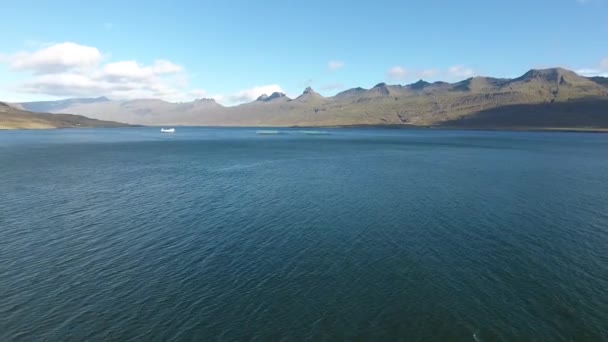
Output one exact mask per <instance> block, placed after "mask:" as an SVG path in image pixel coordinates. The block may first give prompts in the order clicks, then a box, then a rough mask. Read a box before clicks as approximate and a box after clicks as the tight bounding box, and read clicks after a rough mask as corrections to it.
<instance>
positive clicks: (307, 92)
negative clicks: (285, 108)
mask: <svg viewBox="0 0 608 342" xmlns="http://www.w3.org/2000/svg"><path fill="white" fill-rule="evenodd" d="M302 94H316V92H315V91H314V90H312V88H311V87H306V89H304V92H303V93H302Z"/></svg>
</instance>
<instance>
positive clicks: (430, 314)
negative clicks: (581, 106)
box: [0, 127, 608, 341]
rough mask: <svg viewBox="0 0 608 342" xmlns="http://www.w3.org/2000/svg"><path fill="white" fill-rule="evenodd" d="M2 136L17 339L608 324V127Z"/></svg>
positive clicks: (598, 331) (587, 330)
mask: <svg viewBox="0 0 608 342" xmlns="http://www.w3.org/2000/svg"><path fill="white" fill-rule="evenodd" d="M279 131H280V133H284V134H278V135H273V134H269V135H257V134H256V130H255V129H211V128H179V127H178V128H177V131H176V133H175V134H173V135H161V134H160V133H159V129H158V128H128V129H91V130H84V129H83V130H50V131H4V132H0V191H1V195H0V341H85V340H86V341H213V340H219V341H236V340H257V341H279V340H282V341H303V340H314V341H321V340H327V341H334V340H345V341H351V340H364V341H371V340H387V341H399V340H402V341H515V340H519V341H527V340H536V341H601V340H608V135H605V134H578V133H534V132H482V131H432V130H388V129H384V130H383V129H335V130H325V131H326V132H328V133H330V134H326V135H307V134H304V133H303V132H302V130H297V129H293V130H286V129H285V130H279Z"/></svg>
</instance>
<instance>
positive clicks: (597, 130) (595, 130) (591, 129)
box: [0, 124, 608, 133]
mask: <svg viewBox="0 0 608 342" xmlns="http://www.w3.org/2000/svg"><path fill="white" fill-rule="evenodd" d="M164 126H172V127H198V128H256V129H259V128H279V129H280V128H283V129H285V128H287V129H319V128H322V129H349V128H359V129H366V128H368V129H403V130H426V129H430V130H444V131H522V132H571V133H608V128H595V127H589V128H586V127H585V128H582V127H464V126H463V127H449V126H440V125H436V126H417V125H391V124H388V125H336V126H297V125H296V126H265V125H260V126H228V125H225V126H224V125H218V126H215V125H211V126H207V125H203V126H193V125H127V124H125V125H124V126H71V127H43V126H38V127H7V126H0V131H14V130H51V129H80V128H103V129H106V128H138V127H154V128H156V127H164Z"/></svg>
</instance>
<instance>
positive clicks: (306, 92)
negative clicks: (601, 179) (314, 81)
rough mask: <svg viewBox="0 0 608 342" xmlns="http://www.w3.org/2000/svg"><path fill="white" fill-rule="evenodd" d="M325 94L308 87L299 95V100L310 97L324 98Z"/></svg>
mask: <svg viewBox="0 0 608 342" xmlns="http://www.w3.org/2000/svg"><path fill="white" fill-rule="evenodd" d="M322 98H323V96H322V95H321V94H319V93H317V92H316V91H314V90H313V89H312V88H311V87H306V89H304V91H303V92H302V95H300V96H298V98H297V100H300V101H302V100H308V99H322Z"/></svg>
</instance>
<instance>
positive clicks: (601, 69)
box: [576, 57, 608, 77]
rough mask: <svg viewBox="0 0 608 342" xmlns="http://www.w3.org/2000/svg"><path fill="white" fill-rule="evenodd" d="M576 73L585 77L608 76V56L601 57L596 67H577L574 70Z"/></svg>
mask: <svg viewBox="0 0 608 342" xmlns="http://www.w3.org/2000/svg"><path fill="white" fill-rule="evenodd" d="M576 73H577V74H579V75H581V76H586V77H591V76H602V77H608V57H604V58H602V60H600V62H599V64H598V65H597V66H596V67H591V68H582V69H578V70H576Z"/></svg>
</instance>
